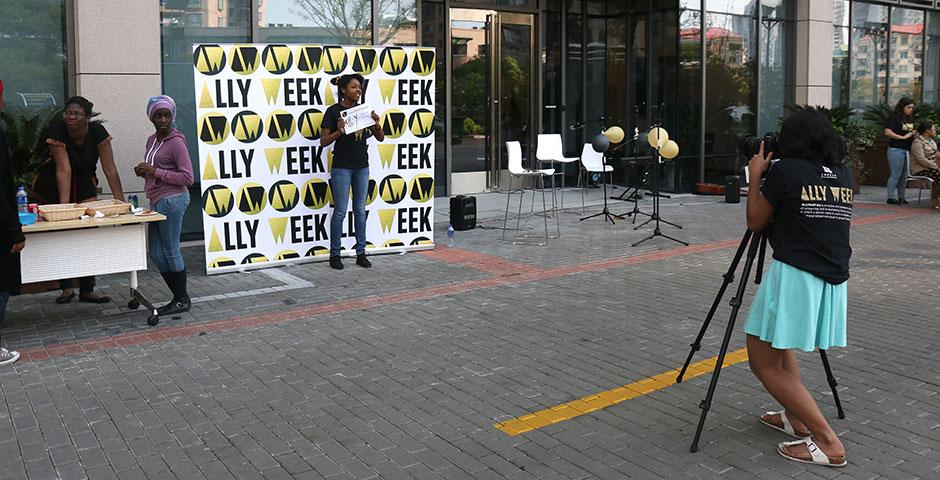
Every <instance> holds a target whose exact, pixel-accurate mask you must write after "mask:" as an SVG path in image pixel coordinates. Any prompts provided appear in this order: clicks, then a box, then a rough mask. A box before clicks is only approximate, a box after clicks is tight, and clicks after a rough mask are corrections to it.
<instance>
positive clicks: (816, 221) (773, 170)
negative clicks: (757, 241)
mask: <svg viewBox="0 0 940 480" xmlns="http://www.w3.org/2000/svg"><path fill="white" fill-rule="evenodd" d="M761 192H762V193H763V194H764V198H765V199H767V201H768V202H769V203H770V204H771V205H772V206H773V207H774V215H773V222H771V224H770V225H769V227H768V228H769V230H770V233H769V239H770V245H771V247H773V250H774V254H773V258H774V259H776V260H779V261H781V262H784V263H786V264H788V265H791V266H793V267H796V268H798V269H800V270H803V271H806V272H809V273H812V274H813V275H816V276H817V277H820V278H822V279H823V280H825V281H826V282H829V283H832V284H840V283H842V282H844V281H846V280H848V278H849V258H850V257H851V256H852V247H851V246H850V245H849V228H850V226H851V221H852V202H853V199H854V197H853V192H852V171H851V169H849V167H848V166H846V165H845V164H842V163H840V164H838V165H834V166H831V167H830V166H824V165H822V164H821V163H819V162H816V161H811V160H803V159H799V158H786V159H782V160H780V161H778V162H775V163H774V164H773V165H772V166H771V167H770V170H769V171H768V172H767V177H766V178H765V179H764V183H763V185H762V186H761Z"/></svg>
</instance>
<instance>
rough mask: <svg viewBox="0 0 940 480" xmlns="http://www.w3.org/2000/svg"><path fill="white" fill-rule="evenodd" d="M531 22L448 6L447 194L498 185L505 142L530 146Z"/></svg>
mask: <svg viewBox="0 0 940 480" xmlns="http://www.w3.org/2000/svg"><path fill="white" fill-rule="evenodd" d="M533 26H534V18H533V15H531V14H519V13H503V12H497V11H493V10H480V9H464V8H452V9H451V10H450V42H451V58H450V61H451V79H452V81H451V82H450V89H451V118H450V122H451V131H452V134H451V136H450V139H449V141H450V142H451V169H452V176H451V185H452V193H469V192H480V191H484V190H488V189H494V188H498V187H499V184H500V177H501V176H502V175H501V172H502V171H503V170H505V169H506V167H507V158H506V146H505V142H507V141H518V142H520V143H521V144H522V149H523V153H524V154H526V153H527V151H528V147H529V145H530V144H532V140H533V139H532V137H533V136H534V132H535V130H536V128H535V127H534V126H533V124H532V120H533V119H534V118H535V117H534V116H533V113H532V99H533V92H534V91H535V85H534V84H533V82H532V79H533V78H534V73H535V72H534V70H535V61H534V57H533V53H534V49H533V40H534V35H535V31H534V27H533Z"/></svg>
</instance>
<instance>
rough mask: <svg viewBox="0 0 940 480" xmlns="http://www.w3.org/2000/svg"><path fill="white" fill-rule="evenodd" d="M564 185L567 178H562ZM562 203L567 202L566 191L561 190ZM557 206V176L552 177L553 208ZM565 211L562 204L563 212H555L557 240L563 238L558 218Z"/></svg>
mask: <svg viewBox="0 0 940 480" xmlns="http://www.w3.org/2000/svg"><path fill="white" fill-rule="evenodd" d="M561 183H562V185H564V184H565V177H564V176H562V177H561ZM561 201H562V202H564V201H565V190H564V188H562V190H561ZM554 205H555V176H554V175H552V206H554ZM563 211H565V208H564V204H562V208H561V210H556V211H555V238H561V224H559V223H558V217H559V216H561V212H563Z"/></svg>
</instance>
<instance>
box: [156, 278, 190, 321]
mask: <svg viewBox="0 0 940 480" xmlns="http://www.w3.org/2000/svg"><path fill="white" fill-rule="evenodd" d="M165 275H166V277H164V278H167V280H168V282H167V284H168V285H169V286H170V290H171V291H173V300H171V301H170V303H168V304H166V305H164V306H162V307H160V308H158V309H157V315H161V316H163V315H175V314H177V313H183V312H188V311H189V307H190V306H191V303H190V301H189V292H187V290H186V270H183V271H182V272H166V273H165Z"/></svg>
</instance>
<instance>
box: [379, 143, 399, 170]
mask: <svg viewBox="0 0 940 480" xmlns="http://www.w3.org/2000/svg"><path fill="white" fill-rule="evenodd" d="M394 153H395V144H394V143H380V144H379V158H380V159H381V160H382V167H383V168H390V167H391V166H392V154H394Z"/></svg>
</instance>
